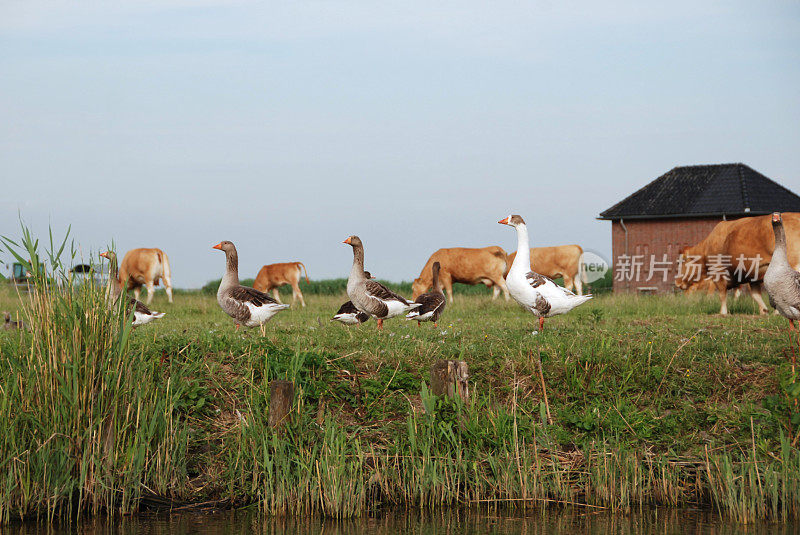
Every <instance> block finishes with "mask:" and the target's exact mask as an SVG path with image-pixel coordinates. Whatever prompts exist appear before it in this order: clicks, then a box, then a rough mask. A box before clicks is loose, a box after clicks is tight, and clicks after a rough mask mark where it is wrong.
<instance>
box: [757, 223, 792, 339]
mask: <svg viewBox="0 0 800 535" xmlns="http://www.w3.org/2000/svg"><path fill="white" fill-rule="evenodd" d="M772 232H773V233H774V234H775V249H774V251H773V252H772V259H771V260H770V262H769V267H767V272H766V273H764V287H765V288H766V289H767V294H768V295H769V302H770V304H771V305H772V306H773V307H775V310H777V311H778V313H779V314H780V315H781V316H783V317H784V318H786V319H788V320H789V330H790V331H794V330H795V326H794V322H795V321H797V322H798V325H797V329H798V330H800V273H798V272H797V271H795V270H794V268H793V267H792V265H791V264H790V263H789V258H788V256H787V254H786V231H785V230H784V228H783V217H781V214H780V213H778V212H775V213H774V214H772ZM793 354H794V353H793Z"/></svg>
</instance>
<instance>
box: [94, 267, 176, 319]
mask: <svg viewBox="0 0 800 535" xmlns="http://www.w3.org/2000/svg"><path fill="white" fill-rule="evenodd" d="M100 256H102V257H103V258H106V259H108V261H109V264H110V265H109V268H108V292H107V294H106V298H107V299H108V308H109V309H110V310H111V311H112V312H113V311H115V310H116V309H117V306H118V302H119V299H120V297H122V286H120V283H119V271H118V268H117V255H116V253H115V252H114V251H106V252H104V253H100ZM126 297H127V296H126ZM127 299H128V302H127V305H126V307H125V310H126V313H127V314H130V313H131V310H133V326H134V327H139V326H140V325H145V324H147V323H150V322H151V321H153V320H157V319H159V318H163V317H164V314H165V313H164V312H156V311H155V310H150V309H149V308H147V306H146V305H145V304H144V303H142V302H141V301H139V300H138V299H134V298H133V297H127Z"/></svg>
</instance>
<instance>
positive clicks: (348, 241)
mask: <svg viewBox="0 0 800 535" xmlns="http://www.w3.org/2000/svg"><path fill="white" fill-rule="evenodd" d="M350 238H352V236H350ZM350 238H347V239H346V240H344V241H343V242H342V243H346V244H347V245H350Z"/></svg>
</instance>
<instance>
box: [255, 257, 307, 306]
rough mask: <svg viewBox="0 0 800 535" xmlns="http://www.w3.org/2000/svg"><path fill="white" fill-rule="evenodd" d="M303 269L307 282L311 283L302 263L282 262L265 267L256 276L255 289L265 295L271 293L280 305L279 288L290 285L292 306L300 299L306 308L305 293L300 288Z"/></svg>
mask: <svg viewBox="0 0 800 535" xmlns="http://www.w3.org/2000/svg"><path fill="white" fill-rule="evenodd" d="M301 267H302V268H303V271H305V274H306V282H310V281H309V280H308V271H306V266H304V265H303V263H302V262H282V263H279V264H267V265H265V266H263V267H262V268H261V269H260V270H259V272H258V275H256V280H255V282H253V288H255V289H256V290H258V291H259V292H264V293H268V292H270V291H271V292H272V295H273V296H274V297H275V300H276V301H278V302H279V303H280V302H281V298H280V294H279V292H278V287H279V286H283V285H284V284H290V285H291V286H292V304H294V302H295V300H296V299H298V298H299V299H300V304H301V305H303V306H306V302H305V300H304V299H303V292H301V291H300V286H299V283H300V273H301V272H300V268H301Z"/></svg>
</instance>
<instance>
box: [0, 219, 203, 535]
mask: <svg viewBox="0 0 800 535" xmlns="http://www.w3.org/2000/svg"><path fill="white" fill-rule="evenodd" d="M67 237H68V233H67V236H66V237H65V239H64V241H63V242H62V244H61V246H60V247H55V246H54V244H53V241H52V234H51V241H50V248H48V249H47V250H46V254H47V256H48V257H49V262H42V261H40V260H39V258H40V256H41V251H40V250H39V243H38V241H37V240H34V239H33V238H32V236H31V235H30V233H29V232H28V231H27V229H25V228H24V227H23V239H22V241H21V242H20V243H19V244H18V243H16V242H13V241H11V240H8V239H4V244H5V245H6V247H7V248H8V249H9V250H10V251H11V252H12V253H13V254H14V256H15V257H16V258H17V259H18V261H20V262H22V263H23V264H25V266H26V268H27V269H29V270H30V272H31V273H32V275H33V276H32V280H31V290H30V292H28V293H26V294H22V295H20V299H21V301H22V307H23V308H22V313H23V315H24V319H25V322H26V323H27V325H28V326H29V329H30V332H29V333H20V334H19V335H18V337H17V340H16V342H17V345H16V346H13V345H9V346H4V347H6V348H7V350H5V351H3V355H2V358H0V392H2V396H1V397H0V422H2V430H3V432H2V433H0V523H4V522H8V521H9V519H10V518H11V516H12V515H13V516H15V517H29V516H36V517H39V516H42V515H43V516H45V517H47V518H49V519H53V518H54V517H56V516H63V517H69V518H74V517H75V516H76V515H78V514H82V513H98V512H100V511H125V512H127V511H132V510H135V509H136V507H137V504H138V500H139V498H140V496H141V495H142V492H143V491H145V490H146V489H150V490H152V492H158V493H164V494H169V493H170V492H171V491H172V489H174V488H175V487H176V483H177V481H176V480H177V478H178V475H179V474H178V472H179V470H177V469H176V467H177V466H178V465H179V463H176V460H177V459H180V458H181V457H182V456H183V455H184V453H185V449H186V441H187V437H186V435H187V430H186V427H185V426H184V425H182V424H181V422H179V421H176V419H175V418H174V414H173V410H172V408H171V403H172V400H171V389H172V388H174V387H171V386H170V385H169V384H168V383H167V385H166V387H164V386H163V385H162V381H161V380H160V379H159V377H158V370H157V369H156V366H157V364H158V363H157V362H155V363H153V362H150V361H148V360H147V359H145V358H144V355H143V354H142V353H141V352H133V351H131V350H130V345H129V339H130V335H131V326H130V318H128V317H127V315H126V314H125V313H124V312H122V311H120V312H118V313H117V314H113V313H111V312H110V311H109V309H108V307H107V305H106V301H105V292H104V289H103V288H97V287H95V285H94V284H93V283H92V282H91V281H89V282H87V283H85V284H81V285H73V284H72V280H71V279H70V277H69V274H68V272H67V270H66V269H65V268H64V261H63V260H64V257H66V256H67V253H66V252H65V245H66V243H67ZM69 256H72V257H74V249H73V250H72V251H71V252H70V253H69Z"/></svg>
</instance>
